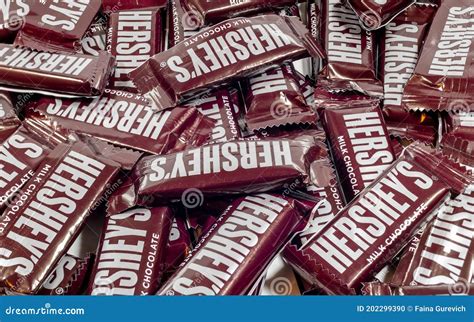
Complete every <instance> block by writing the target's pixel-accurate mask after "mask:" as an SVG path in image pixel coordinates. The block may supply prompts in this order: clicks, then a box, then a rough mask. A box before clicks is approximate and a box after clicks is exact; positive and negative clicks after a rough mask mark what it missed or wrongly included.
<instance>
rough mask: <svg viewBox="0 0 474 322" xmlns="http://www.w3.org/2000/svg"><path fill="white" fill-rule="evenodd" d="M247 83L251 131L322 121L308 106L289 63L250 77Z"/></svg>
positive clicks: (245, 87)
mask: <svg viewBox="0 0 474 322" xmlns="http://www.w3.org/2000/svg"><path fill="white" fill-rule="evenodd" d="M243 84H244V85H243V87H244V93H245V101H246V109H247V113H246V114H245V121H246V123H247V126H248V128H249V129H250V130H251V131H254V130H259V129H264V128H269V127H275V126H282V125H289V124H316V122H317V121H318V117H317V115H316V113H314V112H313V111H312V110H311V109H310V108H309V107H308V105H307V104H306V101H305V98H304V97H303V94H302V93H301V91H300V86H299V83H298V81H297V80H296V78H295V76H294V72H293V70H292V67H291V66H290V65H289V64H284V65H282V66H281V67H277V68H274V69H270V70H267V71H265V72H263V73H260V74H257V75H255V76H252V77H249V78H248V79H247V80H246V81H244V82H243Z"/></svg>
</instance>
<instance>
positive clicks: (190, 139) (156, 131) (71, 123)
mask: <svg viewBox="0 0 474 322" xmlns="http://www.w3.org/2000/svg"><path fill="white" fill-rule="evenodd" d="M30 109H31V110H32V111H33V113H30V114H27V117H28V118H37V119H38V121H40V122H44V123H45V124H47V126H49V127H51V128H53V129H55V130H57V131H59V132H61V131H62V132H64V131H74V132H78V133H84V134H88V135H91V136H94V137H97V138H101V139H103V140H106V141H108V142H111V143H113V144H118V145H121V146H126V147H129V148H132V149H136V150H140V151H144V152H148V153H152V154H163V153H170V152H176V151H181V150H183V149H185V148H190V147H195V146H200V145H202V144H204V143H205V142H206V141H207V140H208V139H209V137H210V135H211V130H212V127H213V126H214V125H213V122H212V121H211V120H209V119H207V118H206V117H204V116H203V115H202V114H200V113H199V112H198V110H197V109H194V108H184V107H177V108H174V109H171V110H167V111H162V112H157V111H156V110H154V109H153V108H152V107H151V106H149V105H148V101H147V100H146V99H144V98H143V97H142V96H139V95H136V94H133V93H129V92H122V91H116V90H109V89H106V90H105V94H104V95H102V96H101V97H98V98H95V99H60V98H51V97H43V98H40V99H39V100H37V101H34V102H33V103H32V104H31V105H30ZM37 113H40V115H39V116H38V115H37Z"/></svg>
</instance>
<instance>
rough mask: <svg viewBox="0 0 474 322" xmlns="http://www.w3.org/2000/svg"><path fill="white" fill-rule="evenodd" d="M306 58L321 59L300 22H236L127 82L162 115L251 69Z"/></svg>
mask: <svg viewBox="0 0 474 322" xmlns="http://www.w3.org/2000/svg"><path fill="white" fill-rule="evenodd" d="M308 55H314V56H317V55H320V56H323V53H322V51H321V48H319V45H318V44H317V43H316V42H315V40H314V39H312V38H311V37H310V36H309V34H308V30H307V29H306V27H305V26H304V25H303V24H302V23H301V21H300V20H299V19H298V18H296V17H281V16H277V15H264V16H258V17H254V18H235V19H232V20H228V21H224V22H222V23H220V24H217V25H215V26H212V27H211V28H207V29H205V30H203V31H201V32H200V33H198V34H197V35H195V36H194V37H193V38H192V39H191V40H189V41H183V42H181V43H179V44H178V45H176V46H175V47H173V48H171V49H169V50H167V51H165V52H163V53H160V54H157V55H155V56H153V57H152V58H151V59H150V60H148V61H147V62H146V63H144V64H143V65H142V66H140V67H139V68H137V69H136V70H134V71H133V72H132V73H131V74H130V78H131V79H132V80H133V82H134V83H135V85H136V86H137V88H138V90H139V91H140V92H141V93H142V94H144V95H145V96H146V97H147V98H148V99H149V100H150V101H151V102H152V103H153V105H154V106H155V107H156V108H157V109H158V110H163V109H167V108H170V107H173V106H176V105H177V104H178V103H179V102H180V101H183V100H185V99H186V98H190V97H192V96H193V95H196V94H198V93H199V92H202V91H206V90H208V89H209V88H211V87H212V86H215V85H217V84H219V85H224V84H225V83H228V82H229V81H230V80H233V79H236V78H239V77H245V76H248V75H250V74H252V73H255V66H262V65H265V66H268V68H270V67H271V66H272V64H279V63H282V62H284V61H285V60H287V59H298V58H302V57H305V56H308Z"/></svg>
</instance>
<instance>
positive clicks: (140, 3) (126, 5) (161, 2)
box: [102, 0, 166, 13]
mask: <svg viewBox="0 0 474 322" xmlns="http://www.w3.org/2000/svg"><path fill="white" fill-rule="evenodd" d="M164 6H166V0H120V1H117V0H102V10H104V12H105V13H109V12H117V11H120V10H132V9H141V8H148V7H164Z"/></svg>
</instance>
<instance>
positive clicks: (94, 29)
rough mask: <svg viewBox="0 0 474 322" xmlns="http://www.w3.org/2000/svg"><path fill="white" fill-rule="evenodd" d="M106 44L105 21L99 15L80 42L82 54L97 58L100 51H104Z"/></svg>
mask: <svg viewBox="0 0 474 322" xmlns="http://www.w3.org/2000/svg"><path fill="white" fill-rule="evenodd" d="M106 43H107V19H106V18H105V17H103V16H102V15H100V14H99V15H97V17H96V20H95V21H94V22H93V23H92V25H91V26H90V27H89V30H88V31H87V32H86V34H85V36H84V37H83V38H82V40H81V44H82V53H83V54H85V55H92V56H99V55H100V52H101V51H104V50H106Z"/></svg>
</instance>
